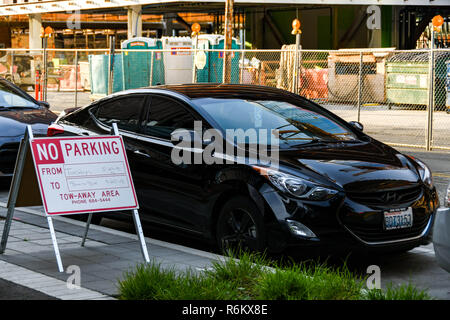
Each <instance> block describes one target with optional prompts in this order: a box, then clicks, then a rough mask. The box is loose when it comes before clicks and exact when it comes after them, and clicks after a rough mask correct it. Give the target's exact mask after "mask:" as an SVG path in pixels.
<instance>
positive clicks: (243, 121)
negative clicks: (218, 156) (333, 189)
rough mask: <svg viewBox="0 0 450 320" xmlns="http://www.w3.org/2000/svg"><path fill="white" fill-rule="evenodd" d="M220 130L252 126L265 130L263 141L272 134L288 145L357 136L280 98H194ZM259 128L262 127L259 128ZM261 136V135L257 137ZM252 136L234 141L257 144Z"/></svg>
mask: <svg viewBox="0 0 450 320" xmlns="http://www.w3.org/2000/svg"><path fill="white" fill-rule="evenodd" d="M195 103H196V104H197V105H199V106H200V107H201V108H202V109H203V110H204V111H205V112H206V113H208V114H209V115H210V116H211V117H212V118H213V119H214V120H215V121H216V122H217V124H218V125H219V126H220V128H218V129H221V130H223V131H224V132H226V131H227V130H239V129H242V130H244V131H246V130H248V129H255V130H256V131H257V132H267V135H268V136H267V138H268V139H267V141H268V142H269V143H270V141H273V138H274V137H276V138H278V139H279V143H280V144H287V145H289V146H294V145H301V144H306V143H311V142H343V141H344V142H345V141H346V142H350V141H357V137H356V135H355V134H354V133H352V132H351V131H350V130H349V129H347V128H345V127H343V126H342V125H340V124H338V123H336V122H335V121H333V120H332V119H330V118H328V117H326V116H324V115H322V114H319V113H317V112H314V111H311V110H308V109H306V108H302V107H300V106H297V105H293V104H291V103H288V102H284V101H273V100H243V99H217V98H201V99H195ZM260 129H265V130H263V131H260ZM258 137H259V139H261V136H260V135H259V136H258ZM258 141H260V140H257V141H252V136H251V135H247V136H245V137H242V138H239V137H237V141H236V142H238V143H250V144H253V143H258Z"/></svg>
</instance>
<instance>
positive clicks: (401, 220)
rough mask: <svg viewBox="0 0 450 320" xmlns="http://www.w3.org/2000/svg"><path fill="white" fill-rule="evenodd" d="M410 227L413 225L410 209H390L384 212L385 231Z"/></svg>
mask: <svg viewBox="0 0 450 320" xmlns="http://www.w3.org/2000/svg"><path fill="white" fill-rule="evenodd" d="M412 225H413V212H412V208H407V209H392V210H389V211H385V212H384V229H385V230H394V229H403V228H411V227H412Z"/></svg>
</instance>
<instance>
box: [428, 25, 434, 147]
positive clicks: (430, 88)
mask: <svg viewBox="0 0 450 320" xmlns="http://www.w3.org/2000/svg"><path fill="white" fill-rule="evenodd" d="M433 110H434V30H433V28H431V48H430V54H429V61H428V110H427V111H428V112H427V137H426V150H427V151H430V150H431V149H432V139H433Z"/></svg>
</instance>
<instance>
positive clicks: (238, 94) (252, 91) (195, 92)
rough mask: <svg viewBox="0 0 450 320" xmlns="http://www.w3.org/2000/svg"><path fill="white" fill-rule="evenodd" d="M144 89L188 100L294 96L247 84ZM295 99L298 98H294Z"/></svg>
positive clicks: (190, 85)
mask: <svg viewBox="0 0 450 320" xmlns="http://www.w3.org/2000/svg"><path fill="white" fill-rule="evenodd" d="M146 89H159V90H169V91H174V92H177V93H179V94H182V95H184V96H186V97H188V98H190V99H198V98H236V99H239V98H249V97H255V98H256V97H258V98H259V99H261V98H268V97H271V98H273V97H279V98H282V97H284V98H286V97H287V96H294V95H293V94H292V93H291V92H289V91H285V90H281V89H278V88H273V87H267V86H260V85H248V84H220V83H219V84H217V83H213V84H211V83H203V84H180V85H160V86H153V87H147V88H146ZM296 97H297V98H298V97H299V96H296Z"/></svg>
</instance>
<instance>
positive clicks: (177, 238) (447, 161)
mask: <svg viewBox="0 0 450 320" xmlns="http://www.w3.org/2000/svg"><path fill="white" fill-rule="evenodd" d="M401 151H402V152H404V153H407V154H410V155H413V156H415V157H417V158H419V159H421V160H423V161H424V162H425V163H427V164H428V165H429V166H430V168H431V169H432V171H433V173H434V183H435V184H436V186H437V189H438V192H439V195H440V199H441V203H442V199H443V196H444V192H445V190H446V188H447V186H448V184H449V183H450V153H441V152H421V151H417V150H405V149H404V150H401ZM7 194H8V186H7V184H5V183H3V184H0V198H3V199H4V198H5V197H6V196H7ZM101 224H102V226H105V227H110V228H114V229H118V230H122V231H126V232H129V233H133V234H134V233H135V229H134V224H133V222H132V221H131V218H130V221H129V222H124V221H115V220H111V219H107V218H103V220H102V222H101ZM144 233H145V235H146V236H148V237H151V238H155V239H159V240H162V241H167V242H171V243H177V244H181V245H184V246H188V247H192V248H196V249H199V250H204V251H209V252H214V253H217V250H216V248H215V247H214V246H213V245H210V244H207V243H205V242H204V241H201V240H199V239H197V238H192V237H189V236H187V235H185V234H180V233H179V232H178V231H166V230H161V228H158V227H155V226H151V225H145V224H144ZM274 258H282V259H284V260H286V258H288V257H286V256H283V257H274ZM292 258H293V259H294V261H296V262H301V261H304V259H305V258H306V259H308V257H305V256H303V257H302V258H301V260H300V259H299V258H297V257H296V256H292ZM309 258H314V259H315V258H316V257H309ZM344 260H346V264H347V266H348V267H349V268H350V270H351V271H353V272H355V273H357V274H360V275H361V276H365V275H367V273H366V271H367V267H368V266H370V265H377V266H379V267H380V270H381V283H382V286H383V287H385V286H386V285H387V284H389V283H393V284H405V283H408V282H411V283H413V284H415V285H417V286H418V287H419V288H421V289H428V290H429V293H430V294H431V295H432V296H434V297H436V298H438V299H447V300H450V274H449V273H447V272H446V271H444V270H443V269H441V268H440V267H439V266H438V265H437V263H436V260H435V257H434V252H433V246H432V244H430V245H428V246H422V247H419V248H417V249H414V250H412V251H409V252H405V253H401V254H390V255H381V256H379V255H376V256H375V255H358V256H350V257H347V256H339V255H338V256H335V257H333V258H331V259H328V260H327V262H328V263H329V264H332V265H335V266H340V265H342V264H343V261H344ZM2 290H3V291H2ZM22 295H23V297H24V298H27V299H46V297H45V296H41V295H40V294H39V292H33V291H32V290H31V291H28V290H26V288H21V287H20V286H14V285H13V286H11V284H8V283H2V282H0V300H1V299H8V298H11V299H21V297H22Z"/></svg>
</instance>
